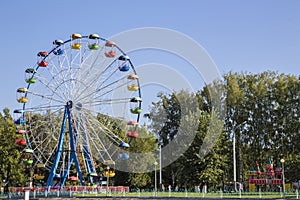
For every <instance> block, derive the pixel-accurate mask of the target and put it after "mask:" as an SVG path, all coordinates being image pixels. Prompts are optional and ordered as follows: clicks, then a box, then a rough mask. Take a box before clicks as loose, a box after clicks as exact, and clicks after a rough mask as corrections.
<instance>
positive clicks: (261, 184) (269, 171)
mask: <svg viewBox="0 0 300 200" xmlns="http://www.w3.org/2000/svg"><path fill="white" fill-rule="evenodd" d="M282 184H283V180H282V167H281V163H280V162H279V163H278V165H277V167H276V169H275V170H274V166H273V163H272V161H271V159H270V158H269V159H268V162H267V164H266V165H265V167H262V165H260V164H259V163H258V162H256V168H255V169H253V168H251V169H250V170H249V171H248V181H247V185H246V187H247V188H248V189H249V191H250V192H255V191H256V190H257V188H261V189H262V191H277V190H278V189H279V188H280V187H281V186H282Z"/></svg>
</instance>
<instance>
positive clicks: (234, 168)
mask: <svg viewBox="0 0 300 200" xmlns="http://www.w3.org/2000/svg"><path fill="white" fill-rule="evenodd" d="M246 122H247V121H244V122H243V123H241V124H239V125H237V126H236V127H235V128H234V129H233V138H232V154H233V183H234V191H235V192H236V191H237V188H236V152H235V143H236V142H235V130H236V129H237V128H239V127H240V126H242V125H243V124H245V123H246Z"/></svg>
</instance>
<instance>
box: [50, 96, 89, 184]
mask: <svg viewBox="0 0 300 200" xmlns="http://www.w3.org/2000/svg"><path fill="white" fill-rule="evenodd" d="M72 104H73V103H72V102H71V101H69V102H68V103H67V105H66V106H65V110H64V117H63V122H62V126H61V131H60V136H59V142H58V146H57V148H58V149H57V151H56V155H55V158H54V161H53V165H52V168H51V170H50V173H49V176H48V180H47V183H46V187H47V188H49V187H51V186H52V185H53V179H54V177H55V173H56V170H57V167H58V163H59V160H60V157H61V154H62V151H63V144H64V137H65V129H66V121H67V119H68V125H69V134H70V141H69V142H70V147H71V155H70V158H69V161H68V166H67V170H66V171H65V173H64V174H63V176H62V179H61V186H64V184H65V182H66V179H67V175H68V174H69V170H70V167H71V164H72V163H73V161H74V162H75V167H76V171H77V173H78V177H79V180H80V183H81V185H82V186H84V185H85V182H84V179H83V177H82V172H81V169H80V164H79V161H78V157H77V153H76V139H75V137H74V133H73V124H72V117H71V112H70V109H71V108H72ZM76 137H77V136H76Z"/></svg>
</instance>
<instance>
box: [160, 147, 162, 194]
mask: <svg viewBox="0 0 300 200" xmlns="http://www.w3.org/2000/svg"><path fill="white" fill-rule="evenodd" d="M161 145H162V142H161V141H159V189H160V191H162V160H161Z"/></svg>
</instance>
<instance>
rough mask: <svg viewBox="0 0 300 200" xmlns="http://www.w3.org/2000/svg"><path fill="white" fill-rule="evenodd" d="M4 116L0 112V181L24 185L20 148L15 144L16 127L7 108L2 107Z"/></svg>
mask: <svg viewBox="0 0 300 200" xmlns="http://www.w3.org/2000/svg"><path fill="white" fill-rule="evenodd" d="M3 112H4V116H3V115H2V114H0V144H1V145H0V152H1V154H0V182H3V181H4V180H5V181H6V182H8V185H10V186H12V185H18V186H21V185H24V183H25V178H26V177H25V174H24V172H23V168H22V167H20V165H22V161H21V155H22V153H21V151H22V148H20V147H18V146H17V145H16V144H15V141H16V139H17V138H18V137H17V136H16V127H15V125H14V122H13V120H12V117H11V116H10V114H9V110H8V109H4V110H3Z"/></svg>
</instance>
